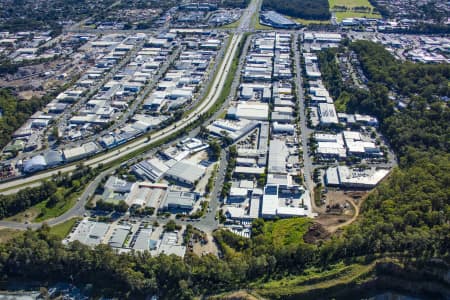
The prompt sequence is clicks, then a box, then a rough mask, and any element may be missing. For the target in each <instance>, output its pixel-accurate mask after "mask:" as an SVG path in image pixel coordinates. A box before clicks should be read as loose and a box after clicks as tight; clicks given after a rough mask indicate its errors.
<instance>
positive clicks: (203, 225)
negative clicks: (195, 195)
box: [0, 0, 261, 232]
mask: <svg viewBox="0 0 450 300" xmlns="http://www.w3.org/2000/svg"><path fill="white" fill-rule="evenodd" d="M260 5H261V0H255V1H253V2H252V4H251V5H250V6H249V8H248V9H247V11H246V13H244V15H243V18H242V19H241V23H240V26H239V27H238V29H237V30H236V31H237V32H244V31H246V30H247V29H250V30H251V28H250V27H251V26H253V24H251V23H252V22H251V18H252V16H253V14H254V13H255V11H256V9H258V8H259V7H260ZM242 37H243V35H242V34H235V35H234V36H233V37H232V38H231V40H230V47H229V48H228V49H227V51H226V53H225V54H224V57H223V59H222V63H221V64H220V66H219V67H218V71H217V72H218V74H217V76H216V77H215V79H214V82H213V83H212V88H211V89H210V91H209V93H208V95H207V96H206V98H205V99H204V100H203V101H202V102H201V103H200V104H199V106H198V107H197V108H195V110H193V111H192V112H191V113H190V114H189V115H188V116H187V117H185V118H184V119H183V120H180V121H178V122H176V123H175V124H172V125H170V126H169V128H165V129H163V130H160V131H159V132H156V133H154V134H153V135H152V136H151V139H150V140H148V139H147V138H145V137H144V138H141V139H138V140H135V141H133V142H132V143H130V144H127V145H124V146H123V147H121V148H120V149H115V150H113V151H110V152H107V153H105V154H103V155H100V156H98V157H94V158H92V159H89V160H87V161H85V162H84V165H87V166H92V167H96V166H98V165H99V164H100V163H102V164H105V163H108V162H113V161H114V160H117V159H118V158H120V157H123V156H125V155H128V154H129V153H131V152H133V151H135V150H137V149H140V148H142V147H146V146H148V145H149V144H151V143H154V142H156V141H159V140H161V139H164V138H166V137H168V136H170V135H171V134H173V133H175V132H178V131H180V130H183V129H184V128H185V127H187V126H188V125H190V124H191V123H192V122H195V121H196V120H197V119H198V118H199V116H200V115H201V114H202V113H204V112H207V111H208V110H209V109H210V108H211V107H212V106H213V105H214V104H215V102H216V101H217V100H218V99H219V96H220V93H221V91H222V89H223V87H224V84H225V81H226V78H227V75H228V72H229V71H230V68H231V65H232V61H233V58H234V57H235V55H236V51H237V49H238V46H239V43H240V42H241V40H242ZM248 45H249V41H247V43H246V44H245V46H244V52H243V55H241V57H240V62H239V66H238V70H237V72H236V74H239V73H240V70H241V68H242V65H243V62H244V58H245V53H246V50H247V49H248ZM238 84H239V76H236V77H235V80H234V81H233V84H232V89H231V91H232V93H231V94H230V96H229V97H228V98H227V99H226V101H225V103H224V104H223V105H222V107H221V109H220V110H219V111H217V112H216V113H215V114H214V115H213V116H212V117H211V118H210V119H209V120H207V121H206V122H205V123H204V124H207V123H209V122H212V121H213V120H215V119H216V118H217V117H218V116H219V115H220V114H221V113H222V112H223V111H224V109H225V108H226V107H227V106H228V104H229V101H230V100H231V99H232V98H233V97H234V94H235V93H236V90H237V86H238ZM198 132H199V127H197V128H196V129H194V130H192V131H190V132H189V133H188V135H189V136H196V135H197V134H198ZM179 139H181V138H179ZM171 142H173V141H171ZM159 148H160V147H157V148H153V149H152V150H150V151H148V152H147V153H143V154H141V155H139V156H137V157H134V158H132V159H130V160H128V161H127V163H134V162H136V161H137V160H138V159H139V158H142V157H144V156H148V155H149V153H150V152H153V153H154V152H156V151H158V149H159ZM123 149H125V151H122V150H123ZM118 167H119V166H118V165H116V166H114V167H112V168H110V169H108V170H106V171H104V172H102V173H101V174H99V175H98V176H97V177H96V178H95V179H94V180H92V181H91V182H90V183H89V185H88V187H87V188H86V189H85V190H84V192H83V194H82V195H81V196H80V198H79V199H78V200H77V203H76V204H75V206H74V207H72V208H71V209H70V210H68V211H67V212H66V213H64V214H63V215H61V216H59V217H57V218H53V219H50V220H47V221H46V222H45V223H47V224H48V225H50V226H52V225H57V224H60V223H63V222H65V221H67V220H69V219H72V218H74V217H78V216H83V215H86V214H87V211H86V210H85V205H86V203H87V201H89V199H90V198H91V196H92V195H93V194H94V193H95V190H96V189H97V187H98V185H99V184H100V182H101V181H102V180H103V179H104V178H105V177H106V176H108V175H110V174H113V173H114V171H115V170H116V169H117V168H118ZM226 167H227V158H226V152H225V150H222V151H221V155H220V160H219V167H218V171H217V175H216V181H215V184H214V188H213V191H212V193H211V200H210V204H209V209H208V212H207V213H206V215H205V216H204V217H203V218H202V219H200V220H198V221H196V224H195V226H196V227H197V228H199V229H201V230H203V231H206V232H211V231H212V230H214V229H215V228H217V226H218V221H217V220H216V218H215V217H216V211H217V209H218V208H219V205H220V192H221V188H222V185H223V182H224V175H225V170H226ZM75 168H76V166H74V165H71V166H66V167H63V168H60V169H56V170H50V171H48V172H44V173H41V174H37V175H35V176H31V177H28V178H24V179H20V180H19V181H12V182H7V183H4V184H0V190H1V189H5V188H10V187H14V186H18V185H20V187H17V189H14V188H13V189H10V190H8V191H7V193H14V192H16V191H18V190H20V189H22V188H24V187H25V186H24V184H25V185H26V184H27V183H30V184H29V186H35V185H37V184H39V183H38V182H34V181H36V180H41V179H45V178H48V177H50V176H52V175H53V174H56V173H58V172H70V171H73V170H74V169H75ZM3 193H5V192H3ZM149 219H154V220H157V221H158V222H162V223H164V219H161V218H158V217H151V218H149ZM177 222H179V223H182V224H183V223H188V222H187V221H180V220H178V221H177ZM40 226H42V223H30V224H24V223H19V222H10V221H0V227H4V228H11V229H21V230H24V229H27V228H32V229H36V228H39V227H40Z"/></svg>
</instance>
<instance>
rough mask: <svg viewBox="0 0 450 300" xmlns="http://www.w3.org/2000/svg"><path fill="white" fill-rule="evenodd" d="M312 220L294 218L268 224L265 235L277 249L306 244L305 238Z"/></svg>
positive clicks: (266, 224) (265, 227)
mask: <svg viewBox="0 0 450 300" xmlns="http://www.w3.org/2000/svg"><path fill="white" fill-rule="evenodd" d="M310 224H311V220H309V219H308V218H292V219H285V220H278V221H275V222H266V223H265V226H264V234H265V235H266V236H267V237H268V238H269V239H271V240H272V241H273V244H274V246H275V247H276V248H281V247H283V246H287V245H298V244H301V243H304V241H303V236H304V235H305V233H306V232H307V231H308V228H309V226H310Z"/></svg>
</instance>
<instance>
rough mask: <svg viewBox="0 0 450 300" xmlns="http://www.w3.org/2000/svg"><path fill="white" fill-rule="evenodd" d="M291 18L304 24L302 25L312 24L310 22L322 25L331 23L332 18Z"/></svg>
mask: <svg viewBox="0 0 450 300" xmlns="http://www.w3.org/2000/svg"><path fill="white" fill-rule="evenodd" d="M290 19H291V20H293V21H294V22H297V23H299V24H302V25H310V24H321V25H324V24H330V20H326V21H323V20H306V19H300V18H290Z"/></svg>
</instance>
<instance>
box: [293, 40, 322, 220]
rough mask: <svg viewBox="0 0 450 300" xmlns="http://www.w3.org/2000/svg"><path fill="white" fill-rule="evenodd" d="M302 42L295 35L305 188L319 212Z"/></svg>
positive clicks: (313, 208) (314, 208)
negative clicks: (313, 175) (315, 192)
mask: <svg viewBox="0 0 450 300" xmlns="http://www.w3.org/2000/svg"><path fill="white" fill-rule="evenodd" d="M299 45H300V41H299V34H297V33H295V34H294V39H293V47H294V50H295V51H294V53H295V58H294V59H295V69H296V72H295V83H296V86H297V88H296V92H297V103H298V108H299V115H300V124H299V125H300V137H301V141H302V150H303V151H302V152H303V174H304V179H305V186H306V188H307V189H308V190H309V191H310V195H311V206H312V210H313V211H317V206H316V204H315V202H314V182H313V180H312V173H313V165H312V161H311V157H310V155H309V151H308V150H309V147H308V141H309V137H310V135H311V134H312V132H313V130H312V129H310V128H308V125H307V117H306V111H305V109H306V105H305V95H304V91H303V79H302V69H301V64H300V55H301V53H300V48H299Z"/></svg>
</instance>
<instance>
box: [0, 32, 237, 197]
mask: <svg viewBox="0 0 450 300" xmlns="http://www.w3.org/2000/svg"><path fill="white" fill-rule="evenodd" d="M241 40H242V35H241V34H237V35H234V36H233V37H232V38H231V41H230V47H229V48H228V49H227V52H226V53H225V56H224V58H223V63H222V64H221V66H220V68H219V69H218V74H217V76H216V77H215V79H214V82H213V83H212V88H211V89H210V91H209V93H208V95H207V96H206V98H205V99H204V100H203V101H202V102H201V103H200V104H199V105H198V106H197V108H196V109H195V110H193V111H192V112H191V113H190V114H189V115H188V116H186V117H185V118H183V119H182V120H180V121H178V122H176V123H174V124H172V125H170V126H168V127H167V128H164V129H162V130H160V131H158V132H155V133H153V134H152V135H151V136H150V137H151V139H150V140H149V139H148V138H147V137H141V138H138V139H136V140H134V141H132V142H131V143H128V144H125V145H123V146H121V147H119V148H115V149H114V150H113V151H109V152H106V153H103V154H101V155H99V156H96V157H93V158H90V159H87V160H85V161H84V162H83V164H84V165H85V166H91V167H94V168H95V167H97V166H98V165H99V164H107V163H110V162H114V161H115V160H117V159H119V158H121V157H124V156H126V155H128V154H130V153H132V152H134V151H136V150H138V149H141V148H143V147H146V146H148V145H151V144H153V143H155V142H158V141H160V140H163V139H165V138H167V137H169V136H170V135H172V134H174V133H177V132H179V131H181V130H183V129H184V128H186V127H187V126H189V125H190V124H192V123H194V122H195V121H197V119H199V118H200V115H201V114H203V113H206V112H207V111H208V110H209V109H210V108H211V107H213V105H214V104H215V102H216V101H217V100H218V99H219V96H220V93H221V91H222V89H223V86H224V84H225V81H226V78H227V74H228V72H229V70H230V67H231V64H232V61H233V57H234V56H235V54H236V51H237V49H238V45H239V42H240V41H241ZM75 169H76V165H69V166H65V167H62V168H59V169H53V170H49V171H46V172H42V173H40V174H36V175H33V176H30V177H27V178H21V179H19V180H15V181H10V182H5V183H2V184H0V190H4V189H11V188H14V187H16V186H20V187H19V188H18V189H13V190H10V191H9V192H16V191H17V190H20V189H21V188H24V186H25V185H26V184H27V183H31V182H33V181H36V180H42V179H46V178H49V177H50V176H52V175H53V174H57V173H58V172H63V173H65V172H71V171H73V170H75Z"/></svg>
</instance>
